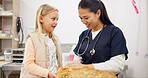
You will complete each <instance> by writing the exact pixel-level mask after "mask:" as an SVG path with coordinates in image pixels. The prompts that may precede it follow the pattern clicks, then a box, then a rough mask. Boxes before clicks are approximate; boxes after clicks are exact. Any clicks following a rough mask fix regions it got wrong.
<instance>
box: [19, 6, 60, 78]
mask: <svg viewBox="0 0 148 78" xmlns="http://www.w3.org/2000/svg"><path fill="white" fill-rule="evenodd" d="M58 18H59V15H58V10H57V9H55V8H53V7H52V6H49V5H48V4H44V5H41V6H40V7H39V9H38V11H37V16H36V27H35V32H33V33H30V34H29V35H28V37H27V41H26V44H25V53H24V60H23V63H22V68H21V74H20V78H48V77H49V78H57V77H56V72H57V67H60V66H62V54H61V47H60V43H59V40H58V38H57V36H55V34H54V33H53V31H54V29H55V27H56V26H57V21H58Z"/></svg>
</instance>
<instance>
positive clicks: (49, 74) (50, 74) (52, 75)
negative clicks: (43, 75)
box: [48, 73, 57, 78]
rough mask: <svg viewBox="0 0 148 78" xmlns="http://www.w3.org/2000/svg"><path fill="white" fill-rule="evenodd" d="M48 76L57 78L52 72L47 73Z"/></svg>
mask: <svg viewBox="0 0 148 78" xmlns="http://www.w3.org/2000/svg"><path fill="white" fill-rule="evenodd" d="M48 77H49V78H57V76H56V75H55V74H52V73H48Z"/></svg>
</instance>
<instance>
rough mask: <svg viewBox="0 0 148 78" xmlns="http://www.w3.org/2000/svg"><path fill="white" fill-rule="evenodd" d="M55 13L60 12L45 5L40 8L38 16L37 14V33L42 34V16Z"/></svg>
mask: <svg viewBox="0 0 148 78" xmlns="http://www.w3.org/2000/svg"><path fill="white" fill-rule="evenodd" d="M53 11H58V10H57V9H56V8H54V7H52V6H50V5H48V4H43V5H41V6H40V7H39V9H38V11H37V14H36V25H35V32H37V33H39V34H41V33H42V25H41V23H40V16H45V15H47V14H48V13H50V12H53Z"/></svg>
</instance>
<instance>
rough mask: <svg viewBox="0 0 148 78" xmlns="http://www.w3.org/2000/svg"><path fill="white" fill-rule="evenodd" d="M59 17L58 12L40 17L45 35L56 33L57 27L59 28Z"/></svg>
mask: <svg viewBox="0 0 148 78" xmlns="http://www.w3.org/2000/svg"><path fill="white" fill-rule="evenodd" d="M58 18H59V15H58V12H57V11H53V12H51V13H48V14H47V15H45V16H41V17H40V22H41V24H42V29H43V33H46V34H48V33H50V32H52V31H54V29H55V27H56V26H57V21H58Z"/></svg>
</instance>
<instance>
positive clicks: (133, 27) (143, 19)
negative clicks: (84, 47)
mask: <svg viewBox="0 0 148 78" xmlns="http://www.w3.org/2000/svg"><path fill="white" fill-rule="evenodd" d="M79 1H80V0H20V17H22V18H23V28H24V32H25V34H27V33H29V32H31V31H33V28H34V24H35V23H34V22H35V15H36V10H37V9H38V7H39V5H41V4H43V3H48V4H50V5H53V6H55V7H57V8H58V10H59V14H60V18H59V23H58V26H57V28H56V30H55V33H56V34H57V35H58V36H59V38H60V40H61V42H62V43H77V40H78V36H79V34H80V33H81V31H82V30H84V29H86V28H85V26H84V25H83V24H82V23H81V22H80V19H79V17H78V13H77V4H78V2H79ZM102 1H103V2H104V3H105V5H106V8H107V11H108V14H109V17H110V19H111V20H112V21H113V23H114V24H115V25H116V26H118V27H120V28H121V30H122V31H123V33H124V35H125V37H126V40H127V46H128V50H129V59H128V60H127V64H128V66H129V68H128V70H127V74H126V77H127V78H129V77H130V78H131V77H132V78H135V77H136V78H148V56H146V54H148V23H147V22H148V1H147V0H135V1H136V2H137V6H138V9H139V14H136V12H135V10H134V8H133V6H132V0H102Z"/></svg>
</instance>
